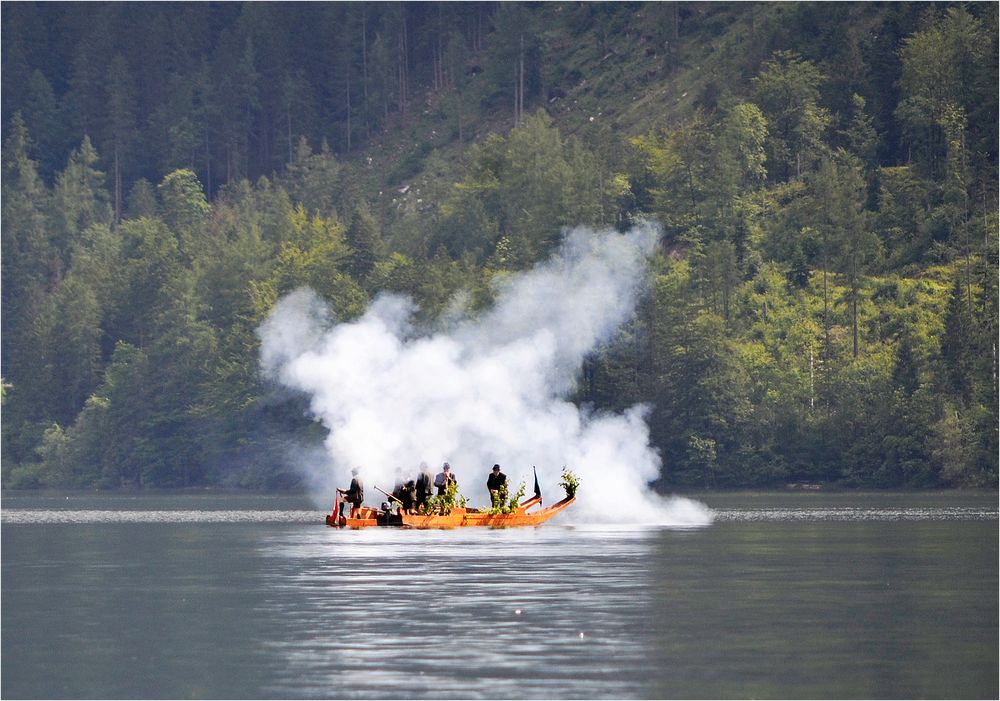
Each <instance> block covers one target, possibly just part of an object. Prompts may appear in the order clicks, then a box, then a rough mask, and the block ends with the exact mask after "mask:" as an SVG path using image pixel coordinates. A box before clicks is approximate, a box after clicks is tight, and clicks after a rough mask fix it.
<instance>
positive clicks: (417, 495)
mask: <svg viewBox="0 0 1000 701" xmlns="http://www.w3.org/2000/svg"><path fill="white" fill-rule="evenodd" d="M433 484H434V478H433V477H431V471H430V469H429V468H428V467H427V463H425V462H422V463H420V474H418V475H417V482H416V484H415V485H414V487H415V492H414V503H413V508H414V509H415V510H416V511H418V512H419V511H420V509H421V508H422V507H425V506H426V505H427V499H428V497H430V495H431V489H432V487H433Z"/></svg>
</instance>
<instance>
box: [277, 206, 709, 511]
mask: <svg viewBox="0 0 1000 701" xmlns="http://www.w3.org/2000/svg"><path fill="white" fill-rule="evenodd" d="M658 239H659V230H658V229H657V228H656V227H654V226H652V225H641V226H638V227H636V228H634V229H632V230H631V231H630V232H628V233H627V234H624V235H622V234H618V233H615V232H595V231H592V230H590V229H586V228H578V229H575V230H573V231H571V232H569V233H568V234H567V235H566V237H565V240H564V242H563V245H562V247H561V249H560V250H559V252H558V253H557V254H556V255H555V256H554V257H553V258H552V259H551V260H549V261H547V262H545V263H542V264H540V265H538V266H537V267H536V268H534V269H532V270H530V271H527V272H524V273H519V274H513V275H509V276H506V277H505V278H504V279H503V280H502V281H501V282H499V283H498V284H497V288H496V304H495V305H494V307H493V309H492V310H491V311H489V312H487V313H485V314H484V315H482V316H480V317H477V318H475V319H465V320H462V321H458V322H455V323H453V324H452V326H451V327H450V328H449V329H448V330H447V331H441V332H437V333H433V334H420V333H418V332H417V331H416V330H415V329H414V327H413V326H412V324H411V319H412V315H413V312H414V305H413V303H412V301H411V300H410V299H409V298H407V297H403V296H399V295H382V296H380V297H379V298H377V299H376V300H375V301H374V302H373V303H372V305H371V307H370V308H369V309H368V311H367V313H365V315H364V316H363V317H361V318H360V319H358V320H356V321H353V322H349V323H334V322H333V320H332V319H331V318H330V315H329V313H328V311H327V310H326V309H325V307H324V306H323V304H322V302H321V300H319V299H318V298H317V296H316V295H315V294H314V293H313V292H311V291H310V290H306V289H300V290H297V291H296V292H293V293H291V294H289V295H287V296H286V297H284V298H283V299H282V300H280V301H279V302H278V304H277V305H276V307H275V309H274V310H273V312H272V314H271V316H270V317H269V318H268V320H267V321H266V322H265V323H264V324H263V325H262V326H261V327H260V329H259V330H258V333H259V336H260V339H261V364H262V368H263V370H264V372H265V374H266V375H267V376H269V377H271V378H273V379H275V380H277V381H279V382H281V383H282V384H284V385H286V386H288V387H291V388H294V389H297V390H301V391H304V392H306V393H307V394H308V395H309V396H310V398H311V410H312V412H313V413H314V414H315V416H316V417H317V419H318V420H320V421H322V422H323V424H324V425H325V426H326V428H327V429H329V435H328V437H327V439H326V443H325V448H326V457H327V461H326V465H325V466H324V468H323V471H324V472H325V473H326V475H332V476H333V478H334V479H336V480H337V481H338V483H340V484H341V486H345V485H346V483H347V481H349V474H350V469H351V468H352V467H354V466H361V467H362V471H363V474H364V476H365V478H366V484H367V485H368V490H369V491H368V492H367V495H368V498H369V501H378V495H377V492H375V491H374V490H373V489H372V486H373V485H378V486H379V487H381V488H382V489H390V488H391V487H392V483H393V479H394V474H395V471H396V468H397V467H402V468H403V469H404V471H405V472H407V473H410V474H413V475H415V473H416V468H417V466H418V465H419V463H420V462H427V464H428V465H430V466H431V468H432V471H433V472H437V471H438V469H439V468H440V466H441V465H442V463H443V462H445V461H448V462H449V463H450V464H451V466H452V470H453V471H454V472H455V474H456V476H457V477H458V480H459V491H461V492H462V493H463V494H465V495H466V496H467V497H469V499H470V504H472V505H477V504H478V505H485V504H488V503H489V499H488V494H487V490H486V486H485V483H486V476H487V474H488V472H489V468H490V466H492V465H493V464H494V463H500V465H501V466H502V468H503V470H504V472H505V473H506V474H507V475H508V476H509V478H510V480H511V483H512V487H513V488H514V489H516V487H517V485H518V483H519V482H520V481H521V480H524V482H525V483H526V485H527V488H528V492H529V493H530V492H531V489H532V485H533V475H532V467H533V466H537V468H538V476H539V482H540V483H541V486H542V490H543V495H544V496H545V501H546V503H553V502H555V501H556V500H558V499H559V498H561V497H562V489H561V488H560V487H559V486H558V481H559V477H560V473H561V471H562V468H563V466H566V467H568V468H569V469H571V470H572V471H573V472H575V473H576V474H577V475H578V476H579V477H580V479H581V487H580V490H579V492H578V494H577V503H576V504H574V505H573V507H572V508H571V509H569V510H568V511H566V512H564V514H565V520H567V521H587V522H629V523H634V522H644V523H666V524H677V525H699V524H704V523H709V522H710V521H711V514H710V511H709V510H708V509H707V508H706V507H704V506H703V505H701V504H699V503H698V502H694V501H691V500H687V499H681V498H676V497H675V498H672V499H669V500H667V499H663V498H662V497H660V496H658V495H656V494H655V493H653V492H652V491H651V490H650V489H649V488H648V484H649V482H650V481H652V480H654V479H656V478H657V477H658V476H659V471H660V458H659V456H658V455H657V454H656V452H655V451H654V450H653V449H652V448H651V447H650V445H649V429H648V426H647V425H646V422H645V415H646V413H647V408H646V407H642V406H637V407H633V408H632V409H630V410H628V411H626V412H625V413H623V414H610V413H588V412H586V411H584V410H581V409H580V408H578V407H577V406H575V405H574V404H573V403H571V402H569V401H567V400H566V399H565V397H566V396H567V394H569V393H570V392H571V391H572V389H573V385H574V382H575V379H576V377H577V375H578V373H579V370H580V367H581V365H582V362H583V359H584V358H585V356H586V355H587V354H588V353H590V352H591V351H593V350H594V349H595V348H597V347H598V346H599V345H600V344H601V343H603V342H606V341H607V340H608V339H610V338H611V336H612V334H613V333H614V332H615V330H616V329H617V328H618V327H619V326H620V325H621V324H622V323H624V322H625V321H627V320H628V319H629V318H630V317H631V315H632V314H633V312H634V308H635V303H636V299H637V296H638V294H639V292H640V291H641V288H642V285H643V284H644V281H645V277H646V274H645V272H646V266H647V262H648V259H649V256H650V255H651V254H652V252H653V250H654V248H655V245H656V243H657V241H658ZM310 462H311V463H312V464H315V463H316V461H315V460H312V461H310ZM314 481H315V483H316V484H317V485H322V486H323V488H324V489H329V488H330V482H329V480H328V479H325V478H321V479H319V480H314ZM325 496H326V497H329V496H330V495H329V494H327V495H325Z"/></svg>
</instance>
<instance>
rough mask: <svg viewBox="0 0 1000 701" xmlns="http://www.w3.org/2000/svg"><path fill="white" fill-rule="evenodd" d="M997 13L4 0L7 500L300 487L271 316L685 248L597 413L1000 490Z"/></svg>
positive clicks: (601, 367) (757, 454) (672, 462)
mask: <svg viewBox="0 0 1000 701" xmlns="http://www.w3.org/2000/svg"><path fill="white" fill-rule="evenodd" d="M997 7H998V6H997V4H996V3H954V4H952V3H931V4H928V3H801V4H800V3H773V4H756V3H732V4H730V3H690V4H689V3H537V4H536V3H525V4H515V3H502V4H501V3H437V2H427V3H392V4H390V3H374V2H353V3H261V2H253V3H245V4H244V3H107V4H102V3H26V2H18V3H5V4H4V6H3V10H2V35H3V36H2V39H3V40H2V42H0V47H2V52H3V53H2V91H3V102H2V127H3V180H2V245H3V248H2V349H0V350H2V375H3V405H2V410H3V413H2V420H3V426H2V428H3V437H2V438H3V440H2V451H3V453H2V480H3V486H4V487H5V488H26V487H38V486H50V487H101V488H118V487H180V486H198V485H225V486H245V487H255V488H276V487H287V486H294V485H295V484H296V483H297V481H298V480H299V476H298V472H297V471H296V469H295V467H294V465H291V464H289V462H288V461H287V459H286V456H287V454H288V453H287V452H286V448H287V447H288V446H290V445H293V444H294V445H300V444H308V443H310V442H316V441H319V440H321V439H322V434H323V433H324V431H323V430H322V429H321V428H320V427H319V426H318V425H317V424H316V423H314V422H312V421H311V420H310V419H309V417H308V416H306V412H305V409H306V403H305V401H304V399H303V398H302V397H300V396H295V395H292V394H289V393H288V392H287V391H285V392H282V391H279V389H278V388H276V387H274V386H272V385H269V384H268V383H266V382H265V381H264V380H263V379H262V377H261V376H260V373H259V370H258V350H259V341H258V338H257V336H256V334H255V330H256V329H257V328H258V326H259V325H260V324H261V322H262V321H263V320H264V319H265V318H266V317H267V315H268V312H269V311H270V310H271V309H272V307H273V305H274V304H275V302H276V301H277V300H278V299H279V298H280V297H281V296H282V295H284V294H285V293H287V292H289V291H291V290H294V289H296V288H298V287H300V286H303V285H307V286H309V287H311V288H312V289H314V290H315V291H316V292H317V293H318V294H319V295H320V296H321V297H323V298H324V299H326V300H327V301H328V302H329V303H330V305H331V306H332V308H333V309H334V310H335V311H336V313H337V314H338V315H339V317H340V318H341V319H345V320H346V319H352V318H356V317H357V316H358V315H359V314H361V313H362V312H363V311H364V309H365V308H366V306H367V305H368V303H369V302H370V301H371V300H372V299H374V297H375V296H376V295H378V294H379V293H380V292H382V291H387V290H390V291H399V292H407V293H409V294H411V295H412V296H413V297H414V299H415V300H416V302H417V303H418V304H419V307H420V321H421V322H422V323H426V324H428V325H429V326H433V324H434V323H435V320H436V319H438V317H439V315H440V314H441V313H442V312H444V311H445V310H447V309H449V308H450V306H451V305H452V304H454V300H455V299H456V295H457V294H458V293H460V292H464V293H465V294H463V295H462V296H461V297H458V299H463V300H465V303H466V305H467V307H468V310H469V311H472V312H475V311H477V310H482V309H484V308H486V307H488V305H489V304H490V302H491V281H492V280H494V279H496V278H498V277H502V276H503V275H505V274H507V273H508V272H510V271H517V270H523V269H525V268H528V267H530V266H531V265H533V264H534V263H535V262H537V261H539V260H541V259H543V258H545V257H546V256H547V255H548V254H549V253H550V252H551V251H552V250H553V248H554V246H556V245H557V244H558V242H559V239H560V234H561V230H562V228H563V227H567V226H574V225H578V224H586V225H592V226H599V227H601V226H603V227H614V228H619V229H624V228H626V227H628V226H629V225H630V224H631V223H633V222H637V221H640V220H642V219H646V218H649V219H654V220H656V221H658V222H660V224H661V225H662V227H663V230H664V239H663V244H662V246H661V249H660V251H659V252H658V254H657V258H656V260H655V261H654V275H653V281H652V285H651V288H650V291H649V293H648V294H647V295H646V296H645V297H644V298H643V301H642V303H641V308H640V312H639V314H638V315H637V317H636V318H635V319H634V321H632V322H631V323H630V324H629V325H628V326H627V327H625V328H624V329H622V330H621V332H620V333H619V334H618V336H617V338H616V339H615V340H614V342H613V343H611V344H609V345H608V346H607V347H605V348H603V349H602V350H601V351H600V352H599V353H596V354H594V355H593V356H592V357H591V358H590V359H589V361H588V362H587V363H586V365H585V367H584V369H583V372H582V374H581V376H580V378H579V383H578V387H577V391H576V395H575V397H574V400H575V401H578V402H580V403H585V404H588V405H592V406H594V407H595V408H596V409H602V408H606V409H614V410H620V409H622V408H624V407H627V406H631V405H633V404H635V403H638V402H645V403H648V404H650V405H651V406H652V410H651V413H650V414H649V419H648V420H649V423H650V427H651V431H652V436H653V441H654V445H655V446H656V447H657V448H658V449H659V451H660V453H661V456H662V458H663V462H664V468H663V473H662V479H661V483H662V484H661V486H662V487H663V488H665V489H666V488H671V487H674V486H696V487H720V488H721V487H735V486H747V485H773V484H784V483H788V482H801V481H822V482H831V483H839V484H843V485H847V486H874V487H895V486H914V487H931V486H994V487H995V486H996V484H997V455H998V440H997V435H998V413H997V397H998V386H997V337H998V329H997V320H998V310H997V269H998V261H997V246H998V244H997V228H998V226H997V225H998V222H997V211H998V202H997V187H998V180H997V174H998V169H997V165H998V162H997V157H998V146H997V136H998V117H997V106H998V94H997V86H998V74H997V66H998V53H997V43H998V42H997V38H998V28H997Z"/></svg>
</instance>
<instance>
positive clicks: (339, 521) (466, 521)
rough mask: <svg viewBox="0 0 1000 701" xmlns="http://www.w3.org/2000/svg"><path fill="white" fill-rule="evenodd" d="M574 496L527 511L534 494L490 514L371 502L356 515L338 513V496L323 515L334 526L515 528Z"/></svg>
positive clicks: (537, 520)
mask: <svg viewBox="0 0 1000 701" xmlns="http://www.w3.org/2000/svg"><path fill="white" fill-rule="evenodd" d="M574 501H576V499H575V498H574V497H566V498H565V499H563V500H562V501H559V502H556V503H555V504H553V505H552V506H546V507H545V508H539V509H535V510H534V511H529V509H531V508H532V507H534V506H541V503H542V498H541V496H538V495H535V496H533V497H531V498H530V499H528V500H526V501H523V502H521V503H520V504H519V505H518V507H517V509H516V510H514V511H512V512H510V513H509V514H491V513H489V512H487V511H480V510H479V509H464V508H454V509H452V510H451V512H450V513H448V514H444V515H442V514H404V513H395V514H394V513H392V512H391V511H389V510H387V509H386V510H383V511H379V510H378V509H373V508H372V507H370V506H362V507H361V509H360V511H359V513H358V516H357V518H351V517H349V516H341V515H340V497H339V495H338V497H337V499H336V500H335V501H334V503H333V511H332V512H331V513H329V514H327V516H326V525H328V526H333V527H334V528H355V529H357V528H368V527H370V526H394V527H396V528H420V529H429V528H465V527H467V526H485V527H487V528H516V527H518V526H538V525H541V524H543V523H545V522H546V521H548V520H549V519H550V518H552V517H553V516H555V515H556V514H558V513H559V512H560V511H562V510H563V509H565V508H566V507H567V506H569V505H570V504H572V503H573V502H574Z"/></svg>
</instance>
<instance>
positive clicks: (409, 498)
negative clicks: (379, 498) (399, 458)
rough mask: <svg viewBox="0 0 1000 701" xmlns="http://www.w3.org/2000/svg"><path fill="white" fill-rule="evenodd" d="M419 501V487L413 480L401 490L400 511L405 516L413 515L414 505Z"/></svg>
mask: <svg viewBox="0 0 1000 701" xmlns="http://www.w3.org/2000/svg"><path fill="white" fill-rule="evenodd" d="M416 499H417V485H416V482H414V481H413V480H410V481H408V482H407V483H406V484H404V485H403V486H402V487H400V488H399V511H400V513H404V514H412V513H413V503H414V502H415V501H416Z"/></svg>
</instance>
